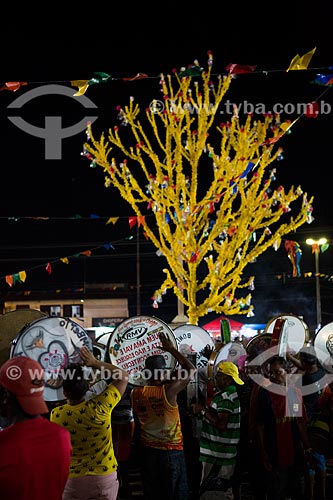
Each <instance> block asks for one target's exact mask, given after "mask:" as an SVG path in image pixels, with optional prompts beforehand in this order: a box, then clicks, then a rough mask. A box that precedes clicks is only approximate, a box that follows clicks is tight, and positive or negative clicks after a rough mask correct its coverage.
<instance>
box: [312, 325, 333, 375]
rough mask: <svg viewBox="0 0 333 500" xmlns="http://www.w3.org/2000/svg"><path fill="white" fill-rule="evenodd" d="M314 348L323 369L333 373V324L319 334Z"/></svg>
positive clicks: (315, 339)
mask: <svg viewBox="0 0 333 500" xmlns="http://www.w3.org/2000/svg"><path fill="white" fill-rule="evenodd" d="M313 347H314V350H315V352H316V356H317V358H318V359H319V361H320V363H321V364H322V365H323V367H324V368H325V369H326V370H327V371H328V372H330V373H333V323H328V324H327V325H325V326H323V327H322V328H321V329H320V330H319V331H318V332H317V334H316V336H315V338H314V342H313Z"/></svg>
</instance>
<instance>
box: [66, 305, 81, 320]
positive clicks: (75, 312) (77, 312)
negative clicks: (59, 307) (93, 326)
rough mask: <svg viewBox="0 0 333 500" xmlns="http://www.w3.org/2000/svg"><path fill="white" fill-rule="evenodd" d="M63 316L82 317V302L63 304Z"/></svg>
mask: <svg viewBox="0 0 333 500" xmlns="http://www.w3.org/2000/svg"><path fill="white" fill-rule="evenodd" d="M64 317H65V318H83V304H79V305H77V304H75V305H72V304H70V305H64Z"/></svg>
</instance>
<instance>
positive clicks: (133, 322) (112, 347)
mask: <svg viewBox="0 0 333 500" xmlns="http://www.w3.org/2000/svg"><path fill="white" fill-rule="evenodd" d="M160 333H163V334H164V335H165V336H166V337H167V338H168V339H169V340H170V341H171V342H172V344H173V345H174V347H175V348H176V349H177V342H176V339H175V336H174V334H173V331H172V330H171V328H169V327H168V325H167V324H166V323H164V322H163V321H161V320H160V319H158V318H155V317H154V316H132V317H131V318H126V319H125V320H124V321H122V322H121V323H119V324H118V325H117V326H116V328H115V329H114V331H113V332H112V333H111V335H110V337H109V339H108V343H107V350H106V361H109V362H111V363H112V364H114V365H116V366H119V367H120V368H122V369H123V370H126V371H127V373H128V375H129V382H130V383H131V384H132V385H139V386H140V385H141V386H142V385H145V384H146V379H145V377H143V376H142V372H143V371H144V369H145V360H146V358H148V357H149V356H154V355H156V354H162V355H163V356H164V358H165V362H166V367H167V368H171V369H174V368H175V366H176V360H175V358H174V357H173V356H172V355H171V354H170V353H168V352H165V351H164V350H162V349H161V347H162V344H161V341H160V338H159V334H160Z"/></svg>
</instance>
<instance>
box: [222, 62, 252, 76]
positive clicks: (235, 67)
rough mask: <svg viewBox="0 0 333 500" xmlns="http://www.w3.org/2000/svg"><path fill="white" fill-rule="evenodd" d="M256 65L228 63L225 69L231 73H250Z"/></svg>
mask: <svg viewBox="0 0 333 500" xmlns="http://www.w3.org/2000/svg"><path fill="white" fill-rule="evenodd" d="M256 68H257V66H248V65H247V66H242V65H241V64H229V65H228V66H227V67H226V68H225V69H226V70H227V71H229V73H230V74H231V75H240V74H244V73H252V72H253V71H255V70H256Z"/></svg>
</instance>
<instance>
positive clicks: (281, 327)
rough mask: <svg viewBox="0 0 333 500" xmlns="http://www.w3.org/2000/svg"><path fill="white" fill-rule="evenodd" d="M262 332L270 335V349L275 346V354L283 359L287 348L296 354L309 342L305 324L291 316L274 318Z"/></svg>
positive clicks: (282, 315)
mask: <svg viewBox="0 0 333 500" xmlns="http://www.w3.org/2000/svg"><path fill="white" fill-rule="evenodd" d="M264 332H265V333H271V334H272V342H271V347H273V346H275V345H277V347H278V352H277V354H278V355H279V356H282V357H284V358H285V357H286V353H287V349H288V348H289V349H290V350H291V351H292V352H293V353H295V354H297V353H298V352H299V351H300V350H301V349H302V347H304V345H305V343H306V342H307V341H308V340H309V328H308V326H307V324H306V323H305V321H303V320H302V319H301V318H300V317H299V316H296V315H293V314H281V315H279V316H275V317H274V318H272V319H271V320H270V321H269V322H268V323H267V325H266V328H265V330H264Z"/></svg>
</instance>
